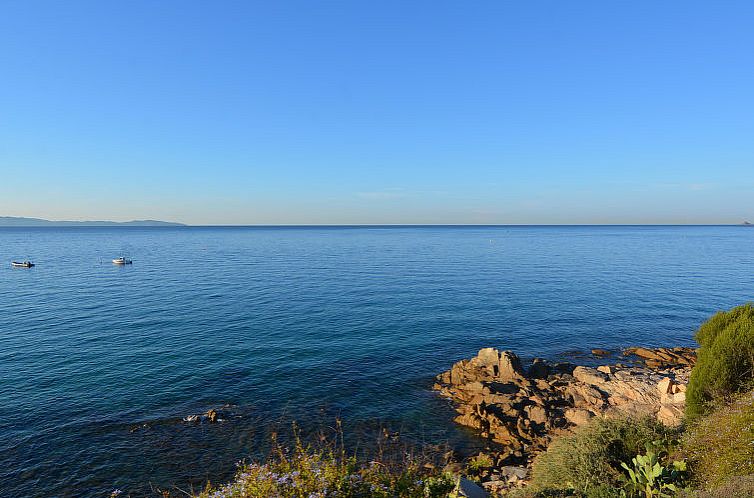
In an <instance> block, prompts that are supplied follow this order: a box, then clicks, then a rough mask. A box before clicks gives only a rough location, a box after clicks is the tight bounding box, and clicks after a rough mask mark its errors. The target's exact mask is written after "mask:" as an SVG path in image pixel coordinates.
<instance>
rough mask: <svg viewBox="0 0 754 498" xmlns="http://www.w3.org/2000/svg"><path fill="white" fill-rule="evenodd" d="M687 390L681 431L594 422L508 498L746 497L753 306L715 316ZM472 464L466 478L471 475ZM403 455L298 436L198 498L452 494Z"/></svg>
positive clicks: (750, 485) (454, 491) (450, 481)
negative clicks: (384, 457)
mask: <svg viewBox="0 0 754 498" xmlns="http://www.w3.org/2000/svg"><path fill="white" fill-rule="evenodd" d="M695 338H696V340H697V341H698V342H699V344H700V346H701V348H700V351H699V357H698V360H697V364H696V366H695V367H694V370H693V371H692V376H691V382H690V384H689V387H688V393H687V395H688V399H687V425H686V428H685V431H680V430H678V431H676V430H671V429H668V428H667V427H664V426H662V425H661V424H659V423H657V422H656V421H653V420H649V419H629V418H627V419H612V420H611V419H601V418H597V419H595V420H594V421H593V422H592V423H590V424H588V425H586V426H584V427H582V428H580V429H579V430H577V431H575V432H574V433H573V434H571V435H568V436H564V437H561V438H559V439H556V440H555V441H553V442H552V444H551V445H550V446H549V448H548V449H547V451H546V452H544V453H542V454H540V455H539V456H538V457H537V459H536V460H535V463H534V466H533V469H532V479H531V482H530V485H529V486H528V487H527V488H525V489H518V490H514V491H511V492H508V493H507V496H510V497H511V498H558V497H563V498H564V497H577V498H666V497H667V498H669V497H679V498H746V497H752V498H754V391H752V390H751V389H752V387H753V386H754V306H752V305H751V304H747V305H745V306H739V307H737V308H734V309H732V310H730V311H727V312H721V313H718V314H716V315H715V316H713V317H712V318H711V319H710V320H709V321H707V322H706V323H705V324H703V325H702V326H701V327H700V328H699V331H698V332H697V334H696V336H695ZM475 465H477V466H478V465H479V462H477V461H476V460H472V461H471V462H470V465H469V468H468V469H467V472H466V474H467V475H474V474H475V473H476V472H474V466H475ZM438 468H439V467H437V466H435V465H431V464H429V463H428V462H426V461H423V460H422V458H420V457H416V456H414V455H412V454H410V453H406V454H404V455H403V458H402V459H400V460H394V461H392V462H385V461H381V460H380V459H377V460H371V461H367V462H364V461H358V460H357V459H356V458H354V457H353V456H348V455H346V453H345V451H344V450H343V449H342V446H341V449H340V450H337V449H336V447H332V448H325V449H314V448H312V447H310V446H304V445H302V444H301V442H300V441H299V440H298V439H297V440H296V444H295V447H294V448H293V449H291V450H290V451H288V450H285V449H278V450H277V451H276V452H274V454H273V456H272V457H271V458H270V459H269V460H268V461H267V462H266V463H262V464H260V463H255V464H249V465H241V466H240V467H239V470H238V474H237V476H236V479H235V480H234V481H233V482H231V483H230V484H227V485H224V486H221V487H216V488H213V487H208V488H207V489H206V490H205V491H204V492H203V493H201V494H200V495H199V496H200V498H269V497H278V498H317V497H322V498H325V497H327V498H329V497H339V498H362V497H363V498H372V497H374V498H388V497H390V498H393V497H395V498H404V497H405V498H428V497H438V498H439V497H454V496H458V486H457V484H458V480H457V479H458V478H457V476H454V475H453V474H450V473H447V472H443V471H440V470H437V469H438Z"/></svg>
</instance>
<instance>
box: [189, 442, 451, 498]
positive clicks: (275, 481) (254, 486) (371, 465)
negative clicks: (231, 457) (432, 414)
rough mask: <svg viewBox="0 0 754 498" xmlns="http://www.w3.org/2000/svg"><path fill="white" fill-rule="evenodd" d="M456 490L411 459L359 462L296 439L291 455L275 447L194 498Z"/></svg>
mask: <svg viewBox="0 0 754 498" xmlns="http://www.w3.org/2000/svg"><path fill="white" fill-rule="evenodd" d="M456 486H457V481H456V480H455V479H454V477H453V476H452V475H450V474H447V473H442V472H437V471H434V470H433V466H431V465H426V462H423V461H422V460H421V458H418V457H414V456H412V455H410V454H404V455H403V459H402V460H401V461H400V462H392V461H390V462H389V461H378V460H372V461H370V462H368V463H359V462H358V461H357V459H356V458H355V457H353V456H349V455H347V454H346V452H345V450H343V448H342V447H340V448H338V447H337V446H331V447H321V448H314V447H312V446H309V445H304V444H302V442H301V440H300V438H298V436H297V437H296V438H295V445H294V447H293V448H292V449H291V450H288V449H286V448H282V447H276V450H275V451H274V452H273V454H272V455H271V456H270V457H269V458H268V459H267V461H266V462H264V463H251V464H241V465H239V468H238V471H237V473H236V477H235V478H234V480H233V481H232V482H230V483H229V484H226V485H224V486H220V487H216V488H213V487H211V486H209V485H208V487H207V489H206V490H205V491H204V492H202V493H201V494H200V495H199V498H272V497H275V498H325V497H328V498H329V497H335V496H337V497H338V498H367V497H368V498H401V497H405V498H409V497H410V498H414V497H423V498H441V497H442V498H445V497H447V496H449V495H450V496H452V495H453V490H454V489H455V488H456Z"/></svg>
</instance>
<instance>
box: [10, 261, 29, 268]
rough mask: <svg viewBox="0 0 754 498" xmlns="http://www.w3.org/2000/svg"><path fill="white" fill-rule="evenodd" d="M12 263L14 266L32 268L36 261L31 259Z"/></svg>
mask: <svg viewBox="0 0 754 498" xmlns="http://www.w3.org/2000/svg"><path fill="white" fill-rule="evenodd" d="M10 265H11V266H12V267H14V268H31V267H32V266H34V263H32V262H31V261H13V262H11V264H10Z"/></svg>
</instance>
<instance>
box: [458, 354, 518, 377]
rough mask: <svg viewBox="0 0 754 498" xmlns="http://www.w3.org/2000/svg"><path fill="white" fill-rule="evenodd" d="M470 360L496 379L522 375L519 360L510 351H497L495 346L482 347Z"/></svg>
mask: <svg viewBox="0 0 754 498" xmlns="http://www.w3.org/2000/svg"><path fill="white" fill-rule="evenodd" d="M471 362H472V363H473V364H474V365H475V366H478V367H481V368H484V369H486V371H487V373H488V374H489V375H490V376H491V377H492V378H493V379H496V380H500V381H504V382H506V381H511V380H517V379H521V378H523V377H524V370H523V368H521V360H520V359H519V358H518V356H516V355H515V353H513V352H512V351H498V350H497V349H496V348H483V349H480V350H479V353H478V354H477V355H476V357H475V358H472V360H471Z"/></svg>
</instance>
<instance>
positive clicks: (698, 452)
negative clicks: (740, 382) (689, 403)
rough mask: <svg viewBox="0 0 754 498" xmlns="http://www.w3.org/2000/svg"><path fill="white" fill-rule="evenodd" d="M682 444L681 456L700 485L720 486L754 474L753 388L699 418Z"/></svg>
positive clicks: (707, 486) (706, 486)
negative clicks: (736, 478)
mask: <svg viewBox="0 0 754 498" xmlns="http://www.w3.org/2000/svg"><path fill="white" fill-rule="evenodd" d="M682 443H683V444H682V446H681V449H680V451H679V456H680V457H682V458H686V459H687V460H688V461H689V465H690V467H691V473H692V479H693V480H694V483H695V484H696V485H697V486H699V487H702V488H713V487H718V486H722V485H723V484H724V483H726V482H728V481H729V480H730V479H731V478H734V477H737V476H747V475H752V474H754V391H753V392H749V393H746V394H744V395H739V396H738V398H737V399H736V400H735V401H733V402H732V403H730V404H729V405H727V406H724V407H722V408H719V409H718V410H716V411H714V412H712V413H711V414H709V415H707V416H705V417H702V418H701V419H699V420H698V421H697V423H695V424H694V425H692V426H691V427H689V428H688V430H687V432H686V434H685V435H684V437H683V440H682ZM750 488H751V489H754V485H752V486H750Z"/></svg>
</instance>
